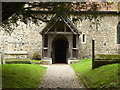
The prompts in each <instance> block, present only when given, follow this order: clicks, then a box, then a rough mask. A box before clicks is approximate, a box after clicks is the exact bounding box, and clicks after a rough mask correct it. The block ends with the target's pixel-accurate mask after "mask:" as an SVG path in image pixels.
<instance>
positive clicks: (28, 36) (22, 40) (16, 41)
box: [0, 21, 46, 57]
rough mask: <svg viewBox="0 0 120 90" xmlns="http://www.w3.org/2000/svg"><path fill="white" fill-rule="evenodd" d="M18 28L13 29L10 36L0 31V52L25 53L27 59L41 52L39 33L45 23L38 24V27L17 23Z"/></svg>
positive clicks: (31, 24)
mask: <svg viewBox="0 0 120 90" xmlns="http://www.w3.org/2000/svg"><path fill="white" fill-rule="evenodd" d="M18 23H19V26H18V27H16V28H15V30H14V31H13V32H12V34H11V35H9V34H8V33H6V32H5V31H4V30H3V29H2V28H1V29H0V30H1V31H0V39H1V40H0V41H1V42H0V51H2V52H5V53H7V52H13V51H27V52H28V57H31V56H32V54H33V53H35V52H39V54H40V55H41V52H42V36H41V35H40V33H39V32H40V31H41V30H42V29H43V28H44V27H45V25H46V24H45V23H43V22H41V21H40V22H39V26H38V25H35V24H33V23H32V22H29V23H28V24H27V25H26V24H24V23H22V22H18Z"/></svg>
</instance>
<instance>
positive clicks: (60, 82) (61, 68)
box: [39, 64, 84, 88]
mask: <svg viewBox="0 0 120 90" xmlns="http://www.w3.org/2000/svg"><path fill="white" fill-rule="evenodd" d="M45 66H46V67H48V69H47V72H46V74H45V77H44V78H43V80H42V82H41V85H40V87H39V88H41V87H42V88H84V86H82V85H80V84H79V81H78V80H77V75H76V74H75V72H74V70H73V69H72V68H71V67H70V66H69V65H67V64H52V65H45Z"/></svg>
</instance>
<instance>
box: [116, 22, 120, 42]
mask: <svg viewBox="0 0 120 90" xmlns="http://www.w3.org/2000/svg"><path fill="white" fill-rule="evenodd" d="M117 44H120V22H119V23H118V26H117Z"/></svg>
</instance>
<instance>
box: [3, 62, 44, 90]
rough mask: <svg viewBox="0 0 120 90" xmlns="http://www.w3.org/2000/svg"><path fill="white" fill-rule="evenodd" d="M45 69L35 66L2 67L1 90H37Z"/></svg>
mask: <svg viewBox="0 0 120 90" xmlns="http://www.w3.org/2000/svg"><path fill="white" fill-rule="evenodd" d="M45 71H46V67H43V66H40V65H35V64H4V65H2V87H3V88H38V87H39V85H40V82H41V79H42V78H43V75H44V73H45Z"/></svg>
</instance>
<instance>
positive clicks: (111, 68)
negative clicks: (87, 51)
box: [72, 59, 120, 88]
mask: <svg viewBox="0 0 120 90" xmlns="http://www.w3.org/2000/svg"><path fill="white" fill-rule="evenodd" d="M118 65H119V64H109V65H104V66H101V67H99V68H96V69H94V70H92V69H91V68H92V67H91V59H84V60H82V61H81V62H79V63H76V64H73V65H72V67H73V68H74V70H75V71H76V73H77V74H78V76H79V80H80V81H82V82H84V84H85V85H86V86H87V87H88V88H118V87H119V88H120V83H118V75H117V74H118Z"/></svg>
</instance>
